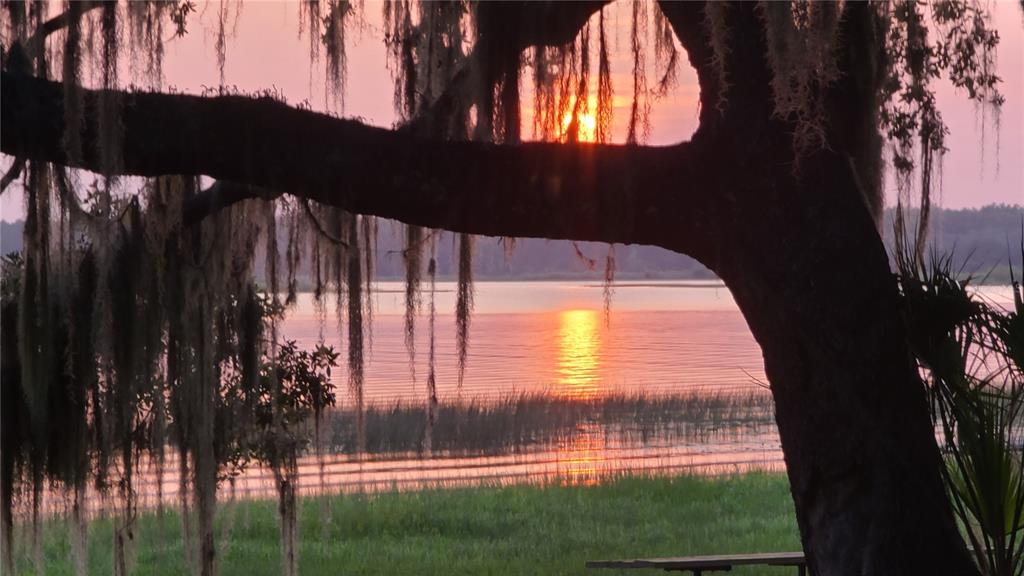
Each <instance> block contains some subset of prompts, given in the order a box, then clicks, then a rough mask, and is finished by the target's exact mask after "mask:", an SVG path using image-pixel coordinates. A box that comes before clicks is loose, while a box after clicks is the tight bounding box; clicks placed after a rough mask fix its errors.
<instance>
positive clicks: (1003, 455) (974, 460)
mask: <svg viewBox="0 0 1024 576" xmlns="http://www.w3.org/2000/svg"><path fill="white" fill-rule="evenodd" d="M1021 250H1022V251H1024V245H1022V248H1021ZM896 262H897V267H898V269H899V274H900V285H901V289H902V292H903V296H904V303H905V310H906V322H907V328H908V334H909V339H910V345H911V349H912V351H913V353H914V354H915V356H916V357H917V360H918V362H919V364H920V367H921V369H922V372H923V374H924V376H925V382H926V384H927V386H928V390H929V395H930V398H931V408H932V416H933V421H934V422H935V425H936V428H937V431H938V434H939V437H940V444H941V446H942V451H943V456H944V458H945V461H946V467H945V480H946V486H947V489H948V493H949V499H950V503H951V505H952V507H953V510H954V513H955V514H956V516H957V517H958V518H959V520H960V522H961V526H962V527H963V532H964V535H965V538H966V539H967V541H968V543H969V544H970V546H971V548H972V550H973V554H974V557H975V560H976V561H977V564H978V567H979V568H980V570H981V571H982V573H983V574H986V575H998V576H1004V575H1006V576H1009V575H1014V576H1019V575H1021V574H1024V458H1022V431H1024V429H1022V424H1024V422H1022V416H1024V373H1022V368H1024V303H1022V292H1021V286H1020V284H1019V282H1017V280H1016V278H1014V279H1013V282H1012V290H1013V306H1012V308H1006V307H1003V306H1000V305H998V304H995V303H992V302H988V301H986V300H985V299H983V298H982V297H981V296H980V295H979V294H978V293H977V292H975V291H973V290H972V289H970V287H969V284H968V281H958V280H957V279H956V275H955V274H954V272H953V271H952V270H951V266H950V262H951V260H950V259H948V258H933V260H932V262H931V263H930V264H928V265H924V264H920V260H917V259H910V258H906V257H904V256H901V254H900V253H899V251H898V252H897V254H896Z"/></svg>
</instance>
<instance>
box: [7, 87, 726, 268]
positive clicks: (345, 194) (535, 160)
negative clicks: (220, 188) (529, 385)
mask: <svg viewBox="0 0 1024 576" xmlns="http://www.w3.org/2000/svg"><path fill="white" fill-rule="evenodd" d="M0 89H2V92H0V120H2V130H0V149H2V151H3V152H4V153H7V154H11V155H15V156H23V157H26V158H29V159H35V160H43V161H48V162H54V163H57V164H63V165H67V166H74V167H78V168H84V169H87V170H92V171H95V172H103V171H104V169H105V168H106V169H107V170H108V171H109V170H110V167H105V166H104V165H103V162H102V160H101V158H102V154H101V153H100V150H99V149H98V145H97V143H98V142H100V141H101V139H100V138H98V135H99V126H98V118H99V113H98V111H99V106H98V103H99V101H100V99H101V98H103V97H104V96H105V97H106V98H115V99H116V101H119V102H121V103H122V105H123V108H122V111H121V117H120V120H121V122H120V126H121V127H122V129H123V130H124V134H123V136H122V140H121V141H122V142H123V148H122V150H121V151H120V155H121V157H120V158H119V161H118V162H117V163H116V164H117V166H116V167H114V168H113V171H114V173H116V174H126V175H127V174H131V175H138V176H160V175H169V174H190V175H208V176H211V177H214V178H217V179H218V180H226V181H229V182H235V183H239V184H241V185H245V186H251V187H257V188H261V189H266V190H278V191H287V192H288V193H291V194H294V195H296V196H299V197H303V198H308V199H311V200H315V201H317V202H320V203H323V204H330V205H334V206H339V207H342V208H345V209H346V210H349V211H351V212H355V213H360V214H372V215H376V216H381V217H385V218H393V219H396V220H401V221H403V222H406V223H410V224H416V225H422V226H429V227H434V228H444V229H447V230H452V231H456V232H466V233H472V234H483V235H489V236H520V237H542V238H553V239H574V240H593V241H603V242H615V243H643V244H656V245H661V246H665V247H668V248H672V249H676V250H680V251H686V252H687V253H690V254H692V255H694V256H696V257H698V258H700V257H701V256H700V255H699V253H700V252H703V251H704V250H702V249H701V247H700V246H698V245H697V242H696V240H700V241H702V242H704V243H707V242H709V240H708V239H707V238H708V235H707V234H706V232H707V231H706V229H705V230H701V227H702V225H707V222H704V221H701V220H700V219H701V216H702V215H704V216H706V215H707V214H706V211H707V207H706V205H707V204H708V202H707V201H706V200H704V199H705V198H709V197H713V196H715V191H714V190H713V189H712V188H713V187H714V185H715V182H714V181H713V177H712V176H711V174H712V173H713V172H714V171H713V170H709V169H708V168H707V167H708V166H709V165H710V163H711V162H712V161H715V160H716V159H719V158H721V157H720V156H718V155H717V154H716V153H715V152H714V150H713V149H712V148H713V147H711V146H709V145H707V144H706V143H698V142H696V141H695V142H691V143H684V144H681V145H677V146H673V147H667V148H655V147H640V146H613V145H588V144H573V145H567V144H554V143H539V142H538V143H528V144H520V145H507V146H502V145H493V144H484V143H475V142H440V141H429V140H424V139H419V138H416V137H415V136H413V135H410V134H405V133H400V132H395V131H391V130H386V129H381V128H375V127H371V126H366V125H364V124H360V123H359V122H355V121H351V120H341V119H337V118H332V117H330V116H326V115H323V114H317V113H314V112H310V111H306V110H298V109H294V108H291V107H288V106H287V105H285V104H282V103H280V102H277V101H274V100H272V99H269V98H250V97H243V96H219V97H213V98H206V97H198V96H188V95H178V94H158V93H145V92H138V93H127V92H120V91H118V92H117V93H116V94H113V95H103V91H97V90H83V102H84V114H83V116H84V122H83V126H84V128H83V134H82V143H83V150H82V154H81V157H80V158H71V157H69V156H68V154H67V153H66V151H65V149H64V146H63V137H64V129H65V127H64V120H63V119H64V110H63V101H62V100H63V98H62V96H63V92H62V88H61V85H60V84H58V83H55V82H50V81H46V80H41V79H37V78H32V77H25V76H15V75H11V74H8V73H4V74H3V77H2V83H0ZM221 203H222V204H223V199H222V201H221ZM195 213H196V214H200V213H202V211H199V212H195ZM702 222H703V223H702ZM687 223H693V225H692V226H688V225H687ZM701 233H703V236H700V237H698V235H699V234H701ZM691 236H692V237H691ZM704 248H706V246H704Z"/></svg>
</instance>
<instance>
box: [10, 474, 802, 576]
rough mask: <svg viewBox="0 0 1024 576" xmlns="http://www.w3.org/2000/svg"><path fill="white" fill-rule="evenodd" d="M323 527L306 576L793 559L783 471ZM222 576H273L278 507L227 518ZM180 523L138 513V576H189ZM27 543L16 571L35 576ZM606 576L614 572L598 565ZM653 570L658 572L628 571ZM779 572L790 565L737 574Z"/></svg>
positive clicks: (56, 546) (494, 496)
mask: <svg viewBox="0 0 1024 576" xmlns="http://www.w3.org/2000/svg"><path fill="white" fill-rule="evenodd" d="M329 503H330V512H329V519H328V520H327V521H324V520H323V514H324V512H323V510H322V509H321V503H320V502H319V501H317V500H305V501H304V502H303V509H302V515H301V524H300V532H299V539H300V544H299V549H300V573H301V574H303V575H314V574H325V575H326V574H331V575H334V574H420V575H424V574H474V575H476V574H584V573H588V572H587V571H585V570H584V568H583V565H584V562H585V561H586V560H588V559H600V558H627V557H651V556H678V555H692V554H712V553H730V552H732V553H740V552H767V551H785V550H798V549H799V540H798V537H797V531H796V525H795V521H794V516H793V507H792V502H791V500H790V497H789V493H788V484H787V481H786V479H785V477H784V476H782V475H778V474H764V473H751V474H745V475H740V476H732V477H725V478H715V479H709V478H700V477H675V478H654V477H650V478H639V477H623V478H620V479H615V480H612V481H609V482H607V483H605V484H602V485H599V486H593V487H573V486H558V485H555V486H547V487H536V486H514V487H505V488H501V487H483V488H466V489H436V490H428V491H423V492H405V493H386V494H380V495H375V496H346V497H333V498H331V499H330V500H329ZM219 523H220V526H219V527H218V534H220V535H221V536H220V537H219V538H220V540H219V541H220V545H221V547H222V551H221V553H220V556H219V568H220V573H221V574H223V575H225V576H229V575H243V576H254V575H257V574H276V573H278V572H279V571H280V570H279V566H280V564H279V562H280V555H279V548H278V533H277V520H276V511H275V505H274V503H272V502H246V503H242V504H239V505H237V506H236V507H235V508H234V509H227V510H225V511H223V512H222V514H221V515H220V518H219ZM180 536H181V534H180V524H179V520H178V517H177V515H175V514H168V515H167V517H166V518H165V527H164V529H163V535H162V536H161V530H160V527H159V524H158V522H157V521H156V518H155V517H154V516H153V515H144V516H143V517H141V518H140V520H139V522H138V529H137V531H136V548H135V558H136V568H137V569H136V573H137V574H187V573H188V571H187V570H186V567H185V565H184V562H183V560H182V556H183V555H182V543H181V538H180ZM111 537H112V536H111V522H110V521H109V520H97V521H95V522H93V524H92V525H91V526H90V534H89V562H90V573H92V574H109V573H111V550H112V546H111V544H110V543H111ZM19 540H21V546H20V548H21V552H22V556H21V558H20V560H19V567H20V569H21V570H23V571H24V572H25V573H31V563H30V562H29V560H28V558H27V555H26V554H25V552H26V548H27V543H26V542H25V540H24V539H23V538H19ZM44 542H45V558H46V564H47V567H46V573H47V574H58V575H59V574H72V573H73V570H72V567H71V561H70V560H69V558H70V556H71V545H70V541H69V531H68V529H67V527H66V525H64V524H62V523H57V522H55V523H51V524H48V525H47V526H46V527H45V536H44ZM589 573H590V574H595V575H597V576H601V575H603V574H608V575H611V574H614V572H613V571H609V570H592V571H589ZM633 573H634V574H644V573H649V574H657V573H659V572H657V571H642V572H633ZM733 573H734V574H741V575H748V576H749V575H753V574H765V575H776V574H777V575H782V574H792V573H795V570H793V569H788V570H787V569H781V568H761V569H746V570H740V569H737V570H736V571H734V572H733Z"/></svg>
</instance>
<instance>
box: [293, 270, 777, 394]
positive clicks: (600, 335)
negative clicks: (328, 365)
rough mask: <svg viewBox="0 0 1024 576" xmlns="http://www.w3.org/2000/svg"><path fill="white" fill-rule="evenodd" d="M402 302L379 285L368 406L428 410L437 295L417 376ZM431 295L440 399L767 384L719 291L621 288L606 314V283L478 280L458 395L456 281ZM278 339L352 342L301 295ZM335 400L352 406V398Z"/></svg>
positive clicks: (423, 327)
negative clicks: (408, 404) (402, 403)
mask: <svg viewBox="0 0 1024 576" xmlns="http://www.w3.org/2000/svg"><path fill="white" fill-rule="evenodd" d="M404 294H405V289H404V285H403V284H401V283H398V282H394V283H391V282H382V283H380V284H378V285H377V287H376V290H375V297H374V302H375V310H374V320H373V324H372V347H371V348H370V350H369V353H368V354H367V357H366V382H365V394H366V398H367V400H368V401H371V402H373V401H376V402H386V401H390V400H395V399H402V400H409V401H416V400H420V401H421V400H422V398H423V397H424V395H425V393H426V390H425V385H424V381H425V376H426V373H427V354H426V351H427V348H428V329H427V315H426V311H427V306H426V303H427V299H428V298H429V294H428V293H427V291H424V293H423V306H421V310H420V314H419V315H418V316H417V327H416V362H415V378H414V377H413V373H412V371H411V370H410V361H409V354H408V352H407V350H406V347H405V335H404V317H403V314H404ZM435 298H436V302H435V303H436V307H437V311H438V314H437V325H436V331H435V335H436V339H437V340H436V346H437V383H438V393H439V396H440V397H441V398H442V399H444V398H445V397H452V396H458V395H461V396H462V397H493V396H501V395H505V394H511V393H518V392H525V391H540V392H545V393H550V394H557V395H565V396H574V397H586V396H592V395H599V394H603V393H609V392H612V391H619V392H622V391H642V392H646V393H652V394H658V393H671V392H682V391H692V390H695V389H708V388H711V389H714V390H750V389H756V388H758V387H759V385H760V384H761V383H763V382H764V381H765V376H764V366H763V362H762V360H761V351H760V349H759V348H758V347H757V343H756V342H755V341H754V339H753V337H752V336H751V334H750V330H749V329H747V326H746V323H745V322H744V320H743V317H742V316H741V314H740V312H739V310H738V309H737V307H736V303H735V301H734V300H733V298H732V295H731V294H730V293H729V291H728V289H726V288H725V287H724V286H723V285H722V284H720V283H717V282H702V281H687V282H678V281H677V282H643V283H639V282H638V283H622V284H618V285H616V286H615V289H614V295H613V297H612V301H611V310H610V313H609V314H608V315H607V316H606V315H605V311H604V296H603V287H602V285H601V284H600V283H593V282H478V283H477V284H476V285H475V310H474V313H473V317H472V324H471V328H470V347H469V348H470V350H469V359H468V362H467V366H466V371H465V379H464V382H463V384H462V388H461V390H460V389H459V387H458V377H457V361H456V346H455V315H454V310H455V284H454V283H453V282H439V283H438V285H437V290H436V293H435ZM331 300H333V298H331ZM280 330H281V334H282V337H285V338H289V339H294V340H297V341H298V342H299V343H300V344H301V345H303V346H313V345H315V344H316V343H317V342H318V341H319V340H320V339H321V338H323V340H324V341H325V342H326V343H328V344H332V345H334V346H336V347H342V346H344V345H345V344H344V339H343V338H339V337H338V326H337V320H336V318H335V315H334V311H333V307H332V306H331V307H329V308H328V309H327V310H325V311H324V313H323V314H320V313H318V312H317V310H316V307H315V306H314V303H313V298H312V295H310V294H303V295H301V296H300V297H299V301H298V304H297V306H296V307H295V308H294V309H293V310H292V311H291V312H290V313H289V314H288V316H287V318H286V319H285V321H284V322H283V324H282V326H281V329H280ZM346 330H347V328H346ZM339 372H343V371H339ZM346 378H347V376H345V375H344V374H338V375H336V376H335V379H334V380H335V384H336V385H337V387H338V390H339V391H345V390H347V379H346ZM339 400H342V401H343V402H350V401H351V399H350V398H348V397H347V396H346V395H344V394H341V395H339Z"/></svg>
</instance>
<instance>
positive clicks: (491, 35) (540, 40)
mask: <svg viewBox="0 0 1024 576" xmlns="http://www.w3.org/2000/svg"><path fill="white" fill-rule="evenodd" d="M609 3H610V0H586V1H580V2H550V1H548V2H522V1H520V2H484V3H480V4H479V5H477V8H476V9H477V20H478V25H481V27H482V28H481V30H478V34H479V36H478V38H477V41H476V43H475V44H474V45H473V51H472V52H470V54H469V56H468V57H467V58H466V62H465V64H463V65H462V68H460V69H459V71H458V72H456V73H455V75H454V76H453V77H452V79H451V81H449V82H448V85H447V86H445V89H444V92H442V93H441V95H440V96H438V97H437V99H436V100H434V102H432V103H431V104H430V106H429V107H427V109H426V110H423V111H422V112H421V113H420V114H419V115H418V116H417V117H416V118H414V119H412V120H411V121H410V122H409V123H407V124H406V125H405V126H403V129H405V130H410V131H412V132H413V133H415V134H417V135H429V134H437V133H439V132H438V131H437V129H436V126H435V124H436V123H437V122H438V121H439V119H442V118H447V117H448V116H449V114H450V113H451V111H452V109H453V108H454V107H455V105H456V103H458V102H459V101H462V100H465V99H467V98H469V97H470V94H471V92H472V90H473V88H474V86H473V80H477V81H480V80H482V81H484V82H486V81H487V80H488V79H487V78H480V75H481V72H482V71H483V70H482V69H483V68H485V67H486V68H490V69H489V70H487V75H488V76H490V78H498V77H500V76H501V74H502V73H504V72H507V71H506V70H497V69H494V67H504V65H505V64H507V63H509V62H515V63H516V64H517V65H518V62H519V61H518V58H516V56H518V55H519V54H520V53H521V52H522V51H523V50H526V49H527V48H529V47H531V46H564V45H565V44H568V43H569V42H572V41H573V40H574V39H575V38H576V36H577V35H579V33H580V30H582V29H583V26H584V25H586V23H587V21H588V20H590V17H591V16H593V15H594V14H595V13H597V12H598V11H599V10H601V9H602V8H604V6H605V5H607V4H609ZM510 54H511V55H513V58H509V57H508V55H510ZM512 72H513V73H516V74H518V73H519V70H518V67H517V69H516V70H514V71H512Z"/></svg>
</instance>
